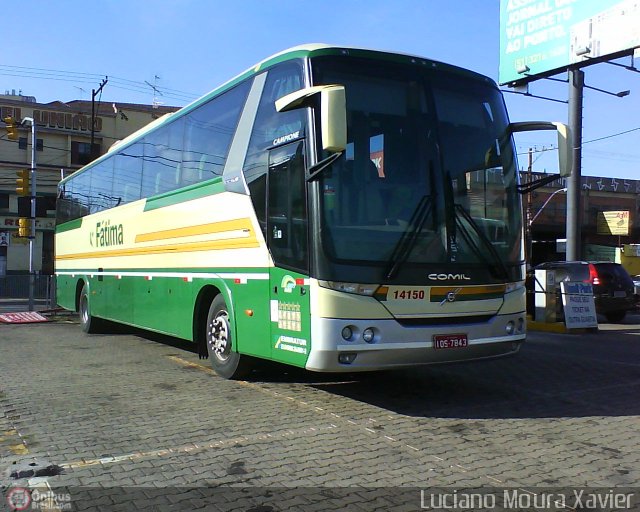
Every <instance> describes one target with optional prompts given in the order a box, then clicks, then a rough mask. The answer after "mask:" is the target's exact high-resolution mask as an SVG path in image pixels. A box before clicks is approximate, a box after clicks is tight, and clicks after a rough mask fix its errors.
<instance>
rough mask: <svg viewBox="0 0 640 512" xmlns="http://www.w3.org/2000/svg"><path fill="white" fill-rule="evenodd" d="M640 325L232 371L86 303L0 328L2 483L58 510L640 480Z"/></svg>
mask: <svg viewBox="0 0 640 512" xmlns="http://www.w3.org/2000/svg"><path fill="white" fill-rule="evenodd" d="M639 334H640V331H634V330H633V329H627V330H626V331H610V332H607V331H601V332H600V333H597V334H585V335H557V334H546V333H537V334H536V333H532V334H531V335H530V337H529V340H528V342H527V344H526V345H525V346H524V347H523V349H522V351H521V353H520V354H519V355H518V356H516V357H514V358H508V359H501V360H494V361H487V362H482V363H476V364H465V365H452V366H441V367H430V368H421V369H412V370H408V371H397V372H390V373H375V374H367V375H355V376H354V375H338V376H335V375H333V376H327V375H321V374H313V373H307V372H304V371H300V370H296V369H291V368H287V367H281V366H276V365H272V366H269V367H264V368H261V369H260V370H258V371H256V372H254V373H253V374H252V375H251V378H250V379H249V380H247V381H235V382H234V381H225V380H223V379H220V378H218V377H217V376H215V375H214V374H213V373H212V371H211V370H210V369H209V365H208V361H200V360H198V357H197V355H196V354H194V353H193V352H191V351H190V350H189V347H188V346H187V345H183V344H181V343H179V342H177V341H175V340H169V339H165V338H159V337H157V336H151V335H146V336H144V337H142V336H141V335H140V333H137V334H132V333H128V334H127V333H121V334H117V335H91V336H89V335H85V334H83V333H82V332H81V331H80V328H79V326H78V325H77V323H76V322H75V321H74V320H73V318H71V319H70V320H64V319H61V320H59V321H57V322H52V323H48V324H35V325H15V326H14V325H0V484H1V485H2V487H3V494H5V495H7V494H8V493H10V492H13V495H12V498H11V499H13V500H14V502H13V503H14V508H15V503H16V501H15V500H16V499H17V498H19V496H17V495H16V493H15V492H16V491H15V489H16V488H20V487H24V488H30V489H31V490H33V489H34V488H37V489H40V494H39V495H37V494H33V493H31V494H30V496H28V497H27V498H25V499H27V500H28V499H29V497H32V498H33V500H32V503H31V505H30V506H31V507H33V506H40V507H41V508H42V506H44V505H46V504H47V503H45V502H44V501H42V497H43V496H45V497H51V493H53V495H54V496H53V498H54V499H53V501H52V502H50V503H49V505H51V504H53V505H55V506H54V508H53V509H52V510H145V509H146V510H165V509H166V510H198V509H201V510H225V511H226V510H247V511H252V512H269V511H280V510H421V509H427V508H432V507H431V505H433V503H432V502H429V503H425V500H429V499H431V501H433V498H430V497H432V496H433V494H432V493H433V490H434V489H441V490H443V491H442V492H449V493H451V490H452V489H455V492H456V493H457V492H460V495H462V491H458V490H462V489H483V490H484V491H485V492H493V490H496V492H498V490H500V491H499V492H500V493H503V490H502V489H503V488H508V489H511V490H513V492H516V491H517V492H519V493H523V494H522V495H523V496H530V494H527V493H535V492H537V493H538V494H540V493H543V492H547V491H545V489H555V490H559V489H567V488H569V487H580V488H589V489H591V488H602V489H604V488H606V489H612V488H614V487H615V488H620V489H633V490H637V489H635V488H637V487H638V486H639V484H640V451H639V450H638V445H639V441H640V421H639V419H638V418H639V417H640V400H639V399H638V397H639V396H640V335H639ZM425 490H428V494H425V492H426V491H425ZM587 490H588V489H587ZM47 492H49V494H47ZM548 492H551V491H548ZM558 492H559V491H558ZM16 496H17V497H16ZM519 496H520V495H519ZM454 497H455V496H454ZM38 498H39V499H40V501H39V502H38ZM634 499H635V497H634ZM526 503H530V501H529V502H526ZM632 505H637V504H636V503H635V502H634V503H632ZM1 507H5V509H6V507H8V503H7V501H6V500H5V499H1V500H0V510H3V509H2V508H1ZM467 508H469V509H475V510H480V509H482V508H483V507H480V506H476V507H474V506H471V507H467ZM559 509H566V507H565V506H564V504H563V506H561V507H559Z"/></svg>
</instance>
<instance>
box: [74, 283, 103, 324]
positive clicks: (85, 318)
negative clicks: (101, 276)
mask: <svg viewBox="0 0 640 512" xmlns="http://www.w3.org/2000/svg"><path fill="white" fill-rule="evenodd" d="M78 313H79V315H80V327H82V330H83V331H84V332H86V333H87V334H95V333H98V332H100V328H101V322H100V319H99V318H96V317H94V316H91V306H90V304H89V287H88V286H87V285H86V284H85V285H84V286H83V287H82V291H81V292H80V300H79V301H78Z"/></svg>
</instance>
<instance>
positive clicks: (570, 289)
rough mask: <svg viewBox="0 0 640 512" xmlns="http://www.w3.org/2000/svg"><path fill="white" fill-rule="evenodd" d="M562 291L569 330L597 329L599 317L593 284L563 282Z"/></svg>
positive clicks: (565, 317)
mask: <svg viewBox="0 0 640 512" xmlns="http://www.w3.org/2000/svg"><path fill="white" fill-rule="evenodd" d="M560 289H561V291H562V307H563V308H564V323H565V325H566V326H567V329H585V328H587V329H588V328H594V327H595V328H597V327H598V317H597V316H596V305H595V302H594V299H593V286H592V285H591V283H582V282H570V281H563V282H561V283H560Z"/></svg>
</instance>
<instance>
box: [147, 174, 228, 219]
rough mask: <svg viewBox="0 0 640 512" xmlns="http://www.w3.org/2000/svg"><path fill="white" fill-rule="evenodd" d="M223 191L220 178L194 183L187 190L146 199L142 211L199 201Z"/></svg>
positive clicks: (174, 191)
mask: <svg viewBox="0 0 640 512" xmlns="http://www.w3.org/2000/svg"><path fill="white" fill-rule="evenodd" d="M224 190H225V189H224V183H222V178H214V179H213V180H209V181H204V182H202V183H196V184H195V185H191V186H190V187H188V188H183V189H180V190H173V191H171V192H165V193H164V194H160V195H158V196H154V197H152V198H150V199H147V202H146V203H145V205H144V211H145V212H148V211H151V210H157V209H158V208H165V207H167V206H172V205H174V204H179V203H184V202H185V201H192V200H194V199H200V198H201V197H206V196H211V195H214V194H219V193H221V192H224Z"/></svg>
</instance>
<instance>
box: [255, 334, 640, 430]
mask: <svg viewBox="0 0 640 512" xmlns="http://www.w3.org/2000/svg"><path fill="white" fill-rule="evenodd" d="M639 341H640V340H639ZM614 343H615V342H614ZM545 348H546V347H545ZM609 348H610V343H609V342H607V347H604V346H603V347H602V351H600V352H598V353H597V354H596V357H594V358H593V359H590V358H583V359H579V360H575V361H570V359H569V360H567V358H566V354H565V357H564V358H560V357H555V355H554V354H553V352H551V353H549V351H548V350H547V351H544V352H542V351H539V350H535V349H532V350H527V347H526V346H525V348H524V349H523V350H522V351H521V352H520V354H518V355H516V356H515V357H508V358H503V359H496V360H489V361H478V362H471V363H460V364H449V365H438V366H422V367H416V368H411V369H406V370H393V371H385V372H367V373H351V374H318V373H312V372H306V371H304V370H302V369H295V368H293V369H292V368H289V367H283V366H280V367H278V366H271V367H269V366H267V367H265V368H264V369H262V370H260V371H257V372H255V373H254V374H253V375H252V380H259V381H263V382H270V383H279V384H282V385H283V386H286V385H304V386H310V387H313V388H315V389H318V390H322V391H324V392H326V393H331V394H333V395H339V396H342V397H344V398H347V399H350V400H356V401H358V402H363V403H368V404H370V405H373V406H375V407H379V408H381V409H385V410H388V411H390V412H394V413H397V414H402V415H406V416H412V417H425V418H460V419H518V418H567V417H574V418H581V417H589V416H608V417H609V416H629V415H638V414H640V401H638V400H637V397H638V394H639V393H640V365H635V364H629V365H620V364H619V363H616V362H613V361H608V360H607V353H608V352H607V350H608V349H609ZM555 350H558V351H563V350H564V351H566V349H565V348H564V347H562V346H561V345H559V346H558V347H557V348H555ZM556 355H558V356H559V355H560V354H556Z"/></svg>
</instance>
